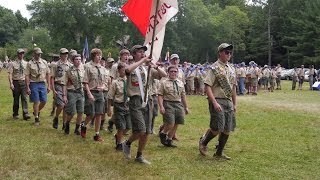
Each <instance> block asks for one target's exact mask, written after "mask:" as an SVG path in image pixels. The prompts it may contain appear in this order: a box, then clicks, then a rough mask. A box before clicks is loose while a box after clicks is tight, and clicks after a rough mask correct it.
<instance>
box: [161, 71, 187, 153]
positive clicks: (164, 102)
mask: <svg viewBox="0 0 320 180" xmlns="http://www.w3.org/2000/svg"><path fill="white" fill-rule="evenodd" d="M178 71H179V69H178V67H177V66H169V67H168V74H169V77H168V78H167V79H165V80H163V81H161V84H160V88H159V91H158V102H159V107H160V113H161V114H162V115H163V123H164V128H163V130H162V131H161V133H160V134H159V137H160V142H161V143H162V144H163V145H165V146H167V147H176V145H173V144H172V138H173V135H174V133H175V132H176V131H177V129H178V125H179V124H184V116H185V113H186V114H187V113H188V112H189V109H188V106H187V101H186V92H185V89H184V84H183V82H182V81H180V80H178V79H177V74H178ZM181 102H182V103H181Z"/></svg>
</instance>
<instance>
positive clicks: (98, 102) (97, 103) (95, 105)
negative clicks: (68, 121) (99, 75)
mask: <svg viewBox="0 0 320 180" xmlns="http://www.w3.org/2000/svg"><path fill="white" fill-rule="evenodd" d="M91 94H92V95H93V97H94V101H93V102H90V101H89V99H88V95H87V93H84V97H85V106H84V114H86V115H87V116H93V115H95V114H97V115H102V114H103V113H104V95H103V92H98V91H91Z"/></svg>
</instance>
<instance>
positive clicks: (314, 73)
mask: <svg viewBox="0 0 320 180" xmlns="http://www.w3.org/2000/svg"><path fill="white" fill-rule="evenodd" d="M315 75H316V72H315V69H314V66H313V65H311V67H310V70H309V74H308V79H309V90H313V88H312V85H313V81H314V76H315Z"/></svg>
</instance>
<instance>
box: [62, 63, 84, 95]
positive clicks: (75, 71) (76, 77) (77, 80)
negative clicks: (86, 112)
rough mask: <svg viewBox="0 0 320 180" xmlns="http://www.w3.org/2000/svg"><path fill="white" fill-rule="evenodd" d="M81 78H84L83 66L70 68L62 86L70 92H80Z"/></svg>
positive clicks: (81, 86)
mask: <svg viewBox="0 0 320 180" xmlns="http://www.w3.org/2000/svg"><path fill="white" fill-rule="evenodd" d="M83 77H84V69H83V66H79V67H78V68H77V67H75V66H72V67H70V68H69V69H68V70H67V72H66V75H65V78H66V79H65V80H64V83H65V84H64V85H66V86H67V89H72V90H76V89H77V90H82V88H83V85H82V82H83Z"/></svg>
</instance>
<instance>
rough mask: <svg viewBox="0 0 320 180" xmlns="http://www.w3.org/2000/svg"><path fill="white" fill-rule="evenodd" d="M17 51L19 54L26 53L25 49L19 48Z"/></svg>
mask: <svg viewBox="0 0 320 180" xmlns="http://www.w3.org/2000/svg"><path fill="white" fill-rule="evenodd" d="M17 53H18V54H20V53H25V51H24V49H18V50H17Z"/></svg>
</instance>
